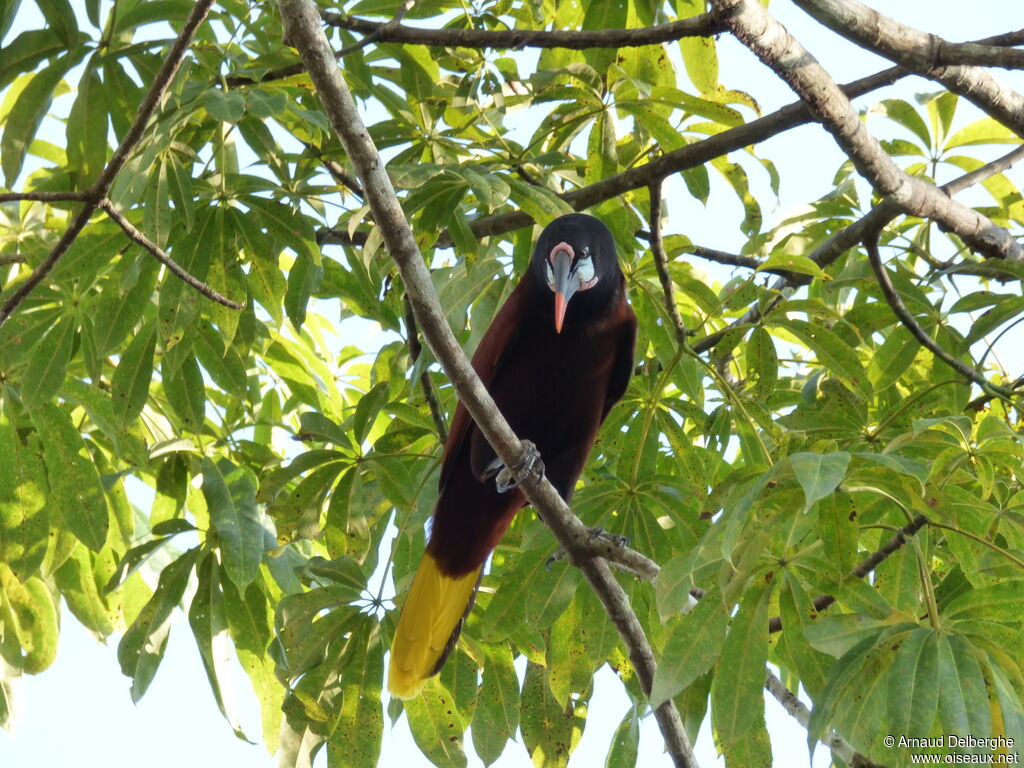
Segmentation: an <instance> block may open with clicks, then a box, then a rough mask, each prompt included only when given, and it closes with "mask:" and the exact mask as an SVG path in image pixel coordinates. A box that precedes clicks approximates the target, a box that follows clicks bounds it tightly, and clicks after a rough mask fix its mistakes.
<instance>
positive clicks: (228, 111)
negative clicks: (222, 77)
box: [206, 88, 245, 123]
mask: <svg viewBox="0 0 1024 768" xmlns="http://www.w3.org/2000/svg"><path fill="white" fill-rule="evenodd" d="M206 111H207V113H208V114H209V115H210V117H212V118H213V119H214V120H220V121H221V122H222V123H237V122H238V121H239V120H241V119H242V115H244V114H245V96H244V95H243V94H242V92H241V91H228V92H227V93H225V92H224V91H221V90H218V89H216V88H211V89H210V90H208V91H207V92H206Z"/></svg>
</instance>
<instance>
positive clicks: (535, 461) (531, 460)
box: [494, 440, 544, 493]
mask: <svg viewBox="0 0 1024 768" xmlns="http://www.w3.org/2000/svg"><path fill="white" fill-rule="evenodd" d="M534 472H536V473H537V475H538V476H541V475H543V474H544V462H543V461H541V459H540V451H538V450H537V446H536V445H534V444H533V443H531V442H530V441H529V440H523V457H522V459H521V460H520V462H519V463H518V464H516V465H515V466H514V467H512V469H509V468H508V467H506V466H502V468H501V469H500V470H499V471H498V475H497V477H495V478H494V485H495V487H496V488H497V489H498V493H506V492H508V491H511V490H512V489H513V488H516V487H517V486H518V485H519V484H520V483H522V482H523V480H525V479H526V478H527V477H529V476H530V474H531V473H534Z"/></svg>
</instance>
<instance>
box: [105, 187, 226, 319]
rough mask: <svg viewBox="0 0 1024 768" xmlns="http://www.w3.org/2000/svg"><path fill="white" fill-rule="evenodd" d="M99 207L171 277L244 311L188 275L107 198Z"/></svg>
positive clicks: (213, 298) (213, 299)
mask: <svg viewBox="0 0 1024 768" xmlns="http://www.w3.org/2000/svg"><path fill="white" fill-rule="evenodd" d="M99 207H100V208H102V209H103V211H104V212H105V213H106V214H107V215H108V216H109V217H110V218H111V219H113V220H114V222H115V223H116V224H117V226H119V227H120V228H121V231H122V232H124V233H125V234H126V235H127V236H128V239H129V240H131V241H132V242H133V243H135V244H136V245H141V246H142V247H143V248H145V249H146V250H147V251H149V252H150V253H151V254H153V257H154V258H155V259H156V260H157V261H159V262H160V263H161V264H163V265H164V266H165V267H167V270H168V271H169V272H170V273H171V274H172V275H174V276H175V277H177V278H178V279H179V280H181V281H182V282H183V283H185V284H186V285H188V286H190V287H192V288H195V289H196V290H197V291H199V293H201V294H203V296H205V297H206V298H208V299H211V300H212V301H216V302H217V303H218V304H223V305H224V306H225V307H228V308H229V309H237V310H241V309H245V304H239V303H238V302H237V301H232V300H231V299H229V298H227V297H226V296H222V295H221V294H219V293H217V291H215V290H214V289H213V288H211V287H210V286H208V285H207V284H206V283H204V282H203V281H202V280H200V279H199V278H197V277H194V276H193V275H191V274H189V272H188V271H186V270H185V269H184V268H183V267H182V266H181V265H180V264H178V262H176V261H175V260H174V259H172V258H171V257H170V256H168V255H167V253H166V252H165V251H164V250H163V248H161V247H160V246H159V245H157V244H156V243H154V242H153V241H152V240H150V239H149V238H148V237H146V236H145V235H144V234H143V233H142V232H140V231H139V230H138V229H136V228H135V226H134V225H133V224H132V223H131V222H130V221H128V219H126V218H125V217H124V216H122V215H121V213H120V212H119V211H118V210H117V209H116V208H115V207H114V204H113V203H112V202H110V199H109V198H106V197H105V198H103V199H102V200H101V201H100V205H99Z"/></svg>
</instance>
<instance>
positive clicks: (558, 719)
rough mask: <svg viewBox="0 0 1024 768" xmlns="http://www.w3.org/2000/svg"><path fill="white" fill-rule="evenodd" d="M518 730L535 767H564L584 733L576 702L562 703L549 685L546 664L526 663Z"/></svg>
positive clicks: (581, 703)
mask: <svg viewBox="0 0 1024 768" xmlns="http://www.w3.org/2000/svg"><path fill="white" fill-rule="evenodd" d="M580 706H583V702H580ZM519 732H520V733H521V734H522V736H523V743H524V744H525V745H526V751H527V752H529V753H530V757H531V759H532V760H533V764H534V766H536V768H563V767H564V766H565V765H567V764H568V762H569V755H570V754H571V753H572V751H573V749H575V748H576V744H577V743H579V740H580V735H581V734H582V733H583V719H582V718H581V717H579V716H578V715H577V714H576V704H574V703H573V702H570V703H569V705H568V706H567V707H564V708H563V707H561V706H559V704H558V702H557V701H556V700H555V697H554V696H553V695H552V694H551V688H550V687H548V681H547V673H546V672H545V670H544V667H542V666H540V665H539V664H534V663H533V662H532V661H531V662H527V664H526V678H525V680H524V681H523V692H522V696H521V707H520V713H519Z"/></svg>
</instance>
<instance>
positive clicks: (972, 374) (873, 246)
mask: <svg viewBox="0 0 1024 768" xmlns="http://www.w3.org/2000/svg"><path fill="white" fill-rule="evenodd" d="M878 235H879V230H878V229H874V230H871V231H869V232H867V233H866V235H865V237H864V248H865V250H867V252H868V261H869V262H871V268H872V269H873V270H874V272H875V279H876V280H877V281H878V287H879V288H880V289H881V290H882V295H883V296H884V297H885V301H886V303H887V304H888V305H889V308H890V309H892V313H893V314H894V315H896V317H897V318H899V321H900V322H901V323H903V327H904V328H906V329H907V330H908V331H910V335H911V336H913V337H914V338H915V339H917V340H918V341H919V342H920V343H921V346H922V347H924V348H925V349H927V350H930V351H931V353H932V354H933V355H935V356H936V357H937V358H939V360H941V361H942V362H944V363H945V364H946V365H948V366H949V367H950V368H952V369H953V370H954V371H956V372H957V373H959V374H960V375H961V376H964V377H965V378H967V379H968V380H970V381H973V382H974V383H975V384H977V385H978V386H980V387H981V388H982V390H983V391H986V392H991V391H996V392H1003V390H1002V388H1001V387H997V386H995V385H994V384H992V383H991V382H989V380H988V379H986V378H985V377H984V376H983V375H982V374H981V373H980V372H978V371H976V370H975V369H974V368H972V367H971V366H969V365H967V364H966V363H964V362H963V361H961V360H959V359H957V358H956V357H954V356H953V355H951V354H950V353H949V352H947V351H946V350H944V349H943V348H942V347H941V346H940V345H939V343H938V342H937V341H935V339H933V338H932V337H931V336H929V335H928V334H927V333H925V330H924V328H922V327H921V326H920V324H919V323H918V322H917V320H915V319H914V316H913V315H912V314H910V310H909V309H907V305H906V304H904V303H903V299H902V298H901V297H900V294H899V291H897V290H896V287H895V286H894V285H893V284H892V280H890V279H889V273H888V272H887V271H886V269H885V265H884V264H882V257H881V256H880V255H879V253H878ZM1003 394H1004V396H1006V395H1007V393H1005V392H1003Z"/></svg>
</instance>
